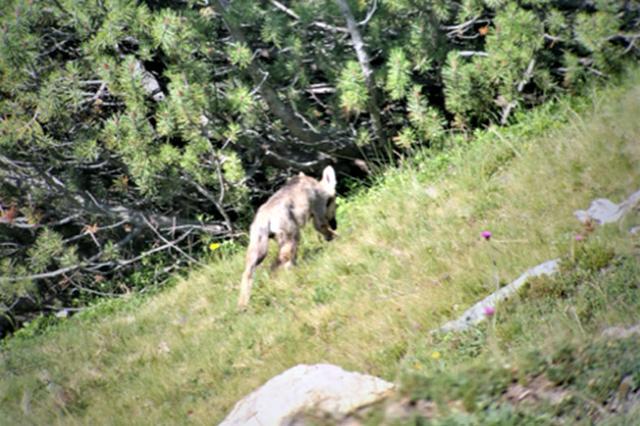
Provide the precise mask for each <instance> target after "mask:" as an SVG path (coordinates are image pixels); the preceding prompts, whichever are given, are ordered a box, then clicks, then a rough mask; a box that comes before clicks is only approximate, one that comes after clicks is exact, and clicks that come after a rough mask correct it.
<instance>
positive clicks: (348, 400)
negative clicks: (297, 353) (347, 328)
mask: <svg viewBox="0 0 640 426" xmlns="http://www.w3.org/2000/svg"><path fill="white" fill-rule="evenodd" d="M394 388H395V386H394V385H393V384H392V383H389V382H387V381H384V380H382V379H379V378H377V377H373V376H369V375H366V374H360V373H352V372H348V371H345V370H343V369H342V368H340V367H338V366H335V365H331V364H315V365H304V364H301V365H297V366H295V367H293V368H290V369H289V370H287V371H285V372H283V373H281V374H279V375H278V376H275V377H274V378H272V379H271V380H269V381H268V382H267V383H265V384H264V385H262V386H261V387H260V388H258V389H257V390H255V391H254V392H252V393H251V394H249V395H247V396H246V397H245V398H243V399H242V400H240V401H239V402H238V403H237V404H236V405H235V407H234V408H233V410H232V411H231V413H229V415H228V416H227V418H226V419H224V421H223V422H222V423H221V424H220V425H221V426H232V425H233V426H235V425H237V426H240V425H246V426H252V425H255V426H258V425H269V426H272V425H273V426H276V425H282V426H284V425H292V424H293V423H294V422H295V423H296V424H299V422H298V421H296V418H297V416H298V415H300V414H303V413H314V414H320V415H327V416H330V417H333V418H335V419H339V418H340V417H343V416H346V415H347V414H349V413H352V412H354V411H355V410H357V409H358V408H361V407H363V406H366V405H369V404H372V403H374V402H377V401H379V400H381V399H383V398H385V397H386V396H388V395H389V394H390V393H391V392H393V390H394Z"/></svg>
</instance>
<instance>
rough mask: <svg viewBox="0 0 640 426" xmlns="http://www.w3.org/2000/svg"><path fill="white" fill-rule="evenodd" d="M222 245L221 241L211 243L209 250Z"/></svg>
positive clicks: (214, 249) (216, 248)
mask: <svg viewBox="0 0 640 426" xmlns="http://www.w3.org/2000/svg"><path fill="white" fill-rule="evenodd" d="M220 246H221V244H220V243H211V244H209V250H211V251H216V250H218V249H219V248H220Z"/></svg>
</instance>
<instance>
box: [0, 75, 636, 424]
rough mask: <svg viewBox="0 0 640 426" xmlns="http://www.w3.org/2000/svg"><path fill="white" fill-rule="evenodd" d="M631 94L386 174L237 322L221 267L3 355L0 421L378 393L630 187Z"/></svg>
mask: <svg viewBox="0 0 640 426" xmlns="http://www.w3.org/2000/svg"><path fill="white" fill-rule="evenodd" d="M639 83H640V74H639V73H637V72H636V73H634V75H632V76H630V77H629V78H627V79H626V80H625V82H624V84H622V85H621V86H619V87H610V88H606V89H601V90H598V91H594V92H593V93H591V94H590V95H588V96H587V97H584V98H581V99H580V100H578V101H576V100H575V99H574V100H573V101H571V102H568V101H567V102H559V103H556V104H555V105H553V106H551V105H547V106H544V107H542V108H540V109H538V110H535V111H533V112H530V113H527V114H526V115H523V116H521V118H520V122H519V124H516V125H514V126H511V127H509V128H504V129H502V128H490V129H487V130H485V131H482V132H478V134H477V135H476V137H475V138H474V139H473V140H472V141H471V142H470V143H461V144H460V145H459V146H454V147H452V149H451V150H450V151H448V152H447V153H446V154H439V155H438V156H436V157H430V156H428V155H426V154H424V155H422V157H423V158H422V160H420V161H418V162H415V164H411V165H409V164H408V165H406V166H404V167H401V168H399V169H397V170H391V171H389V172H388V173H386V174H385V175H384V176H383V178H381V180H380V182H379V183H378V184H376V185H375V186H374V187H373V188H371V189H370V190H368V191H365V192H363V193H362V194H360V195H359V196H357V197H355V198H354V199H352V200H349V201H348V202H344V203H342V204H341V205H340V207H339V220H338V223H339V224H340V229H339V232H340V234H341V237H340V238H339V239H338V240H336V241H334V242H332V243H330V244H326V245H325V244H324V243H320V242H319V241H318V240H317V237H316V236H315V235H314V234H313V233H312V232H311V231H309V232H306V233H305V235H304V238H303V243H302V249H301V253H300V259H299V265H298V267H296V268H294V269H293V270H291V271H287V272H280V273H278V274H272V275H269V274H268V273H267V272H266V269H267V268H263V269H261V270H260V272H259V273H258V277H257V282H256V286H255V290H254V293H253V295H252V300H251V308H250V310H249V311H248V312H246V313H242V314H239V313H237V312H236V310H235V303H236V298H237V287H238V282H239V277H240V274H241V270H242V266H243V265H242V260H243V254H242V253H236V254H230V255H222V256H220V258H218V259H216V260H214V261H212V262H211V263H210V264H209V265H208V266H207V267H206V268H200V269H199V270H196V271H193V273H191V274H189V276H188V277H186V278H184V279H180V280H179V282H177V283H176V285H175V286H173V287H172V288H170V289H167V290H166V291H163V292H161V293H160V294H158V295H156V296H154V297H152V298H148V299H145V300H142V301H140V300H137V301H136V300H133V301H130V302H128V303H126V304H125V306H124V307H119V308H117V309H115V312H113V313H105V310H106V309H102V310H100V309H98V310H97V311H96V312H94V313H92V312H89V313H86V314H84V315H78V316H77V317H74V318H72V319H71V320H69V321H68V322H67V323H66V324H65V325H64V326H63V327H58V328H56V329H54V330H52V331H50V332H49V333H47V334H45V335H43V336H36V337H32V338H28V339H13V340H12V341H9V342H8V344H7V345H5V347H4V348H3V350H2V353H1V359H0V377H1V381H0V419H2V420H1V422H6V424H50V423H64V424H88V423H100V424H102V423H106V424H173V423H194V424H211V423H213V422H215V421H219V420H221V419H222V418H223V417H224V415H225V414H226V413H227V412H228V411H229V410H230V408H231V407H232V405H233V404H234V403H235V401H237V400H238V399H239V398H241V397H242V396H244V395H245V394H247V393H248V392H250V391H251V390H252V389H254V388H255V387H257V386H259V385H260V384H262V383H263V382H265V381H266V380H267V379H269V378H270V377H272V376H273V375H275V374H278V373H280V372H282V371H283V370H285V369H287V368H289V367H292V366H293V365H296V364H298V363H316V362H331V363H336V364H338V365H341V366H342V367H344V368H346V369H354V370H358V371H361V372H367V373H370V374H374V375H378V376H382V377H384V378H386V379H390V380H394V379H395V378H396V377H397V374H398V371H399V366H400V364H401V360H402V359H403V357H404V356H405V355H406V354H407V352H408V351H410V350H412V348H413V347H414V346H415V345H417V344H419V343H420V342H421V341H422V340H423V339H424V337H425V336H426V334H427V333H428V331H429V330H430V329H433V328H435V327H437V326H438V325H440V324H441V323H443V322H444V321H446V320H448V319H451V318H452V317H454V316H456V315H458V314H459V313H461V312H462V311H463V310H464V309H465V308H466V307H468V305H470V304H471V303H473V301H475V300H476V299H478V298H479V297H482V296H484V295H486V294H488V293H490V292H491V291H493V290H494V289H495V288H496V286H499V285H501V284H502V283H506V282H508V281H510V280H512V279H514V278H515V277H517V276H518V275H519V274H520V273H521V272H522V271H523V270H524V269H526V268H529V267H530V266H533V265H535V264H537V263H540V262H541V261H543V260H547V259H549V258H552V257H555V256H556V255H558V253H560V252H562V251H564V250H566V249H567V247H568V246H569V244H571V241H572V239H573V235H574V233H575V232H577V230H578V229H579V228H578V225H577V222H576V221H575V219H574V218H573V216H572V213H573V211H574V210H575V209H578V208H585V207H586V206H588V204H589V202H590V200H591V199H593V198H594V197H599V196H606V197H611V198H612V199H614V200H619V199H621V198H622V197H624V196H626V195H628V194H629V193H630V192H631V191H632V190H635V189H637V185H638V184H639V183H640V167H638V166H639V164H640V143H638V139H639V138H640V121H639V120H638V119H637V117H640V84H639ZM576 110H577V111H579V112H576ZM485 229H487V230H490V231H491V232H492V233H493V236H494V237H493V240H492V244H491V245H487V244H486V242H485V241H483V240H482V238H480V232H481V231H482V230H485ZM271 256H273V253H271Z"/></svg>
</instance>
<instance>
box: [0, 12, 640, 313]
mask: <svg viewBox="0 0 640 426" xmlns="http://www.w3.org/2000/svg"><path fill="white" fill-rule="evenodd" d="M2 8H3V10H2V14H0V26H1V27H2V43H0V165H1V167H0V211H1V215H2V218H1V219H0V304H1V305H0V306H1V308H0V309H2V313H3V314H4V316H5V318H6V319H7V320H8V322H11V323H13V322H15V320H16V317H15V315H16V313H19V312H24V311H31V310H34V309H51V310H60V309H63V308H66V307H70V306H75V305H81V304H82V303H84V302H85V301H86V300H88V299H90V298H91V297H94V296H95V295H112V294H116V293H121V292H126V291H130V289H131V287H136V286H144V285H146V284H148V283H149V282H154V281H155V280H156V279H158V278H159V277H161V276H163V275H164V274H166V273H167V272H169V271H171V270H173V269H175V268H176V267H178V266H180V264H181V263H184V262H192V261H194V260H195V258H197V257H198V253H202V251H203V250H207V249H208V248H209V247H212V248H215V247H217V246H216V245H210V243H211V242H212V241H214V240H222V239H228V238H234V237H236V236H238V235H240V234H241V233H240V232H239V230H241V229H243V228H244V226H245V225H246V223H247V220H248V219H250V213H251V209H252V206H254V205H255V204H256V203H259V202H260V201H262V200H264V198H265V196H266V195H268V193H269V192H270V190H271V189H272V188H273V187H274V186H275V185H278V184H280V183H281V182H282V181H283V179H285V177H286V176H287V175H288V174H290V173H291V172H292V171H300V170H302V171H307V172H316V171H317V170H319V169H320V168H321V167H323V166H324V165H326V164H327V163H334V164H335V165H336V167H337V168H338V170H339V171H340V172H341V173H342V174H343V175H344V174H348V175H358V174H360V175H361V174H362V173H366V172H367V165H366V164H367V163H368V162H378V161H388V160H389V159H390V158H392V157H393V156H394V155H402V154H403V153H406V152H408V151H409V150H411V149H412V148H413V147H415V146H416V145H422V146H428V147H433V148H435V149H443V148H446V147H443V146H442V141H443V138H442V137H443V135H444V134H445V132H447V131H460V132H463V133H464V132H467V131H469V130H472V129H473V128H474V127H476V126H481V125H485V124H487V123H490V122H499V123H507V122H508V120H509V119H510V117H512V116H513V112H514V111H516V110H518V109H522V108H526V107H528V106H531V105H535V104H538V103H541V102H544V101H545V100H546V99H548V98H549V97H550V96H553V95H554V94H555V93H557V92H559V91H562V90H575V89H578V88H579V87H580V86H581V85H582V84H583V83H584V82H585V81H586V80H587V79H589V78H591V77H597V78H607V77H608V76H610V75H612V74H614V73H615V72H616V71H617V70H618V69H619V68H620V67H621V66H623V64H624V62H625V61H628V60H636V59H637V56H638V53H639V50H638V47H636V42H637V40H638V39H639V38H640V32H639V31H640V22H639V19H640V18H639V17H640V5H638V3H637V2H635V1H616V0H596V1H593V2H584V1H578V0H562V1H554V2H552V1H546V0H535V1H534V0H521V1H508V0H461V1H451V0H384V1H383V0H368V1H367V0H358V1H346V0H336V1H324V0H323V1H313V2H311V1H295V0H293V1H277V0H270V1H253V0H233V1H228V0H215V1H209V0H200V1H195V0H175V1H174V0H164V1H153V2H152V1H133V0H12V1H11V0H8V1H6V2H4V3H3V6H2ZM132 274H133V275H132ZM125 277H126V278H127V280H126V281H125V280H124V278H125ZM17 319H18V320H20V317H18V318H17ZM0 324H2V321H1V320H0Z"/></svg>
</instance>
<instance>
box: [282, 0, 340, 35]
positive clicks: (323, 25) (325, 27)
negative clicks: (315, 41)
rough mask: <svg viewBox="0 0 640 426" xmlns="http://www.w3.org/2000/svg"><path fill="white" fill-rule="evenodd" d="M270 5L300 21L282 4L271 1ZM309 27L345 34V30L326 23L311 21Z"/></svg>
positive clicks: (296, 15) (295, 14)
mask: <svg viewBox="0 0 640 426" xmlns="http://www.w3.org/2000/svg"><path fill="white" fill-rule="evenodd" d="M271 4H272V5H274V6H275V7H276V8H278V9H280V10H281V11H283V12H284V13H286V14H287V15H289V16H291V17H292V18H293V19H295V20H296V21H299V20H300V17H299V16H298V14H297V13H295V12H294V11H293V10H291V9H289V8H288V7H287V6H285V5H284V4H282V3H280V2H279V1H277V0H271ZM311 25H313V26H314V27H318V28H321V29H323V30H329V31H335V32H340V33H346V32H347V29H346V28H343V27H336V26H333V25H329V24H327V23H326V22H322V21H313V22H312V23H311Z"/></svg>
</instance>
